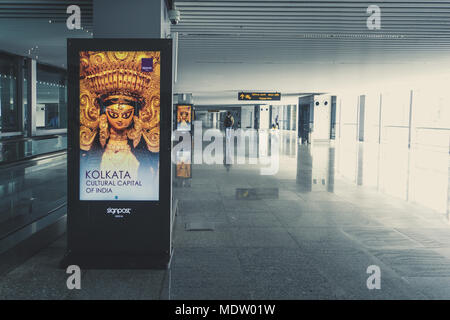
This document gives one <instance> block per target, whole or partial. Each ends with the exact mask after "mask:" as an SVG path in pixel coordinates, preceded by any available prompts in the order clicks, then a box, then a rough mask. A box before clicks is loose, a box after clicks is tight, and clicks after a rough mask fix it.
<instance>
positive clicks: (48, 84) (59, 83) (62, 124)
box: [36, 65, 67, 130]
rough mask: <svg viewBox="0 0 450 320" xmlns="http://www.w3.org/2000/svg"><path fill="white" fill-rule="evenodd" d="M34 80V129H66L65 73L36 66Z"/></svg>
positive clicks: (48, 67)
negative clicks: (35, 96)
mask: <svg viewBox="0 0 450 320" xmlns="http://www.w3.org/2000/svg"><path fill="white" fill-rule="evenodd" d="M36 78H37V84H36V92H37V101H36V129H37V130H50V129H64V128H67V98H66V97H67V94H66V93H67V85H66V82H67V80H66V72H65V71H64V70H59V69H57V68H54V67H50V66H45V65H38V66H37V76H36Z"/></svg>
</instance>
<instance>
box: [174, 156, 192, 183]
mask: <svg viewBox="0 0 450 320" xmlns="http://www.w3.org/2000/svg"><path fill="white" fill-rule="evenodd" d="M176 169H177V170H176V171H177V178H191V153H190V152H188V151H184V152H183V151H178V152H177V164H176Z"/></svg>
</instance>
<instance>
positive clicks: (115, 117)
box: [107, 110, 119, 119]
mask: <svg viewBox="0 0 450 320" xmlns="http://www.w3.org/2000/svg"><path fill="white" fill-rule="evenodd" d="M107 112H108V115H109V116H110V117H111V118H112V119H117V118H118V117H119V114H118V113H117V112H114V111H111V110H107Z"/></svg>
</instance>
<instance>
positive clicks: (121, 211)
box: [106, 208, 131, 218]
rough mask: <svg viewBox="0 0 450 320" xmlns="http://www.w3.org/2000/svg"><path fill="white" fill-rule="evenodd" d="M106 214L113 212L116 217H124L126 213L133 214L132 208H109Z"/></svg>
mask: <svg viewBox="0 0 450 320" xmlns="http://www.w3.org/2000/svg"><path fill="white" fill-rule="evenodd" d="M106 214H111V215H113V216H114V217H116V218H122V217H123V215H124V214H131V208H108V209H106Z"/></svg>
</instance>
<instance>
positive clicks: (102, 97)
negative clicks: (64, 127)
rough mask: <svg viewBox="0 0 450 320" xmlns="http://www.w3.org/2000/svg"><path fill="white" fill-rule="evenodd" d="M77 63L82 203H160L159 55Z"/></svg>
mask: <svg viewBox="0 0 450 320" xmlns="http://www.w3.org/2000/svg"><path fill="white" fill-rule="evenodd" d="M79 59H80V78H79V81H80V124H79V128H80V129H79V130H80V132H79V134H80V146H79V147H80V171H79V174H80V200H119V201H120V200H122V201H130V200H131V201H136V200H142V201H144V200H145V201H153V200H159V159H160V157H159V150H160V51H82V52H80V56H79Z"/></svg>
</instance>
